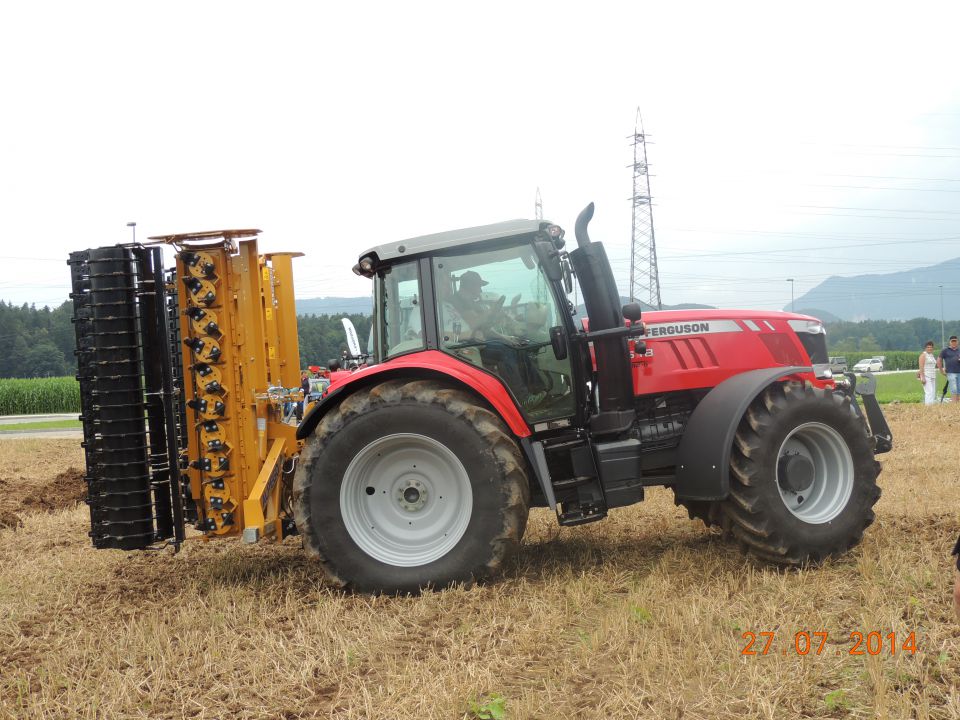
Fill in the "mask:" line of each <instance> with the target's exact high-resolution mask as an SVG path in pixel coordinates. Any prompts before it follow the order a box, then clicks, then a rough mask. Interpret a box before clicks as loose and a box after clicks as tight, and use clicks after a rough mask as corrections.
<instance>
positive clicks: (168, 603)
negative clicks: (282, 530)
mask: <svg viewBox="0 0 960 720" xmlns="http://www.w3.org/2000/svg"><path fill="white" fill-rule="evenodd" d="M887 413H888V418H889V420H890V424H891V426H892V428H893V431H894V435H895V443H896V449H895V450H894V452H892V453H890V454H888V455H886V456H883V457H882V461H883V464H884V470H883V473H882V475H881V478H880V480H881V485H882V487H883V497H882V498H881V499H880V502H879V503H878V505H877V521H876V523H875V524H874V525H873V526H872V527H871V528H869V529H868V531H867V534H866V536H865V538H864V541H863V543H862V544H861V545H860V546H859V547H858V548H857V549H856V550H854V551H853V552H851V553H849V554H848V555H846V556H845V557H843V558H840V559H837V560H833V561H830V562H828V563H827V564H825V565H824V566H822V567H820V568H815V569H802V570H786V571H784V570H779V569H776V568H773V567H770V566H768V565H765V564H763V563H760V562H755V561H752V560H750V559H748V558H745V557H744V556H742V555H741V554H740V553H739V551H738V550H737V548H736V547H735V546H733V545H732V544H730V543H729V542H727V541H725V540H723V539H722V538H720V537H719V536H717V535H716V534H715V533H713V532H711V531H708V530H707V529H705V528H704V527H703V525H702V524H700V523H699V522H694V521H691V520H688V519H687V518H686V514H685V513H684V512H682V511H681V510H680V509H679V508H677V507H675V506H674V505H673V502H672V495H671V493H669V492H668V491H665V490H659V489H658V490H655V491H653V492H651V493H650V496H649V500H648V501H647V502H645V503H642V504H640V505H637V506H634V507H631V508H624V509H619V510H614V511H613V512H612V513H611V516H610V518H608V519H607V520H605V521H603V522H601V523H597V524H594V525H589V526H584V527H580V528H558V527H557V526H556V522H555V520H554V518H553V517H552V516H551V515H550V514H549V513H547V512H545V511H543V510H538V511H535V512H534V513H533V514H532V516H531V522H530V526H529V529H528V532H527V535H526V538H525V540H524V545H523V547H522V552H521V554H520V557H519V559H518V561H517V563H516V565H515V566H514V567H513V568H512V569H511V570H510V571H509V572H508V574H507V576H506V577H505V578H504V579H503V580H501V581H500V582H498V583H495V584H492V585H488V586H483V587H475V588H470V589H464V588H456V589H452V590H447V591H444V592H435V593H428V594H425V595H423V596H422V597H403V598H391V597H367V596H360V595H351V594H348V593H343V592H341V591H338V590H336V589H333V588H331V587H329V586H327V585H326V584H325V583H324V581H323V579H322V578H321V576H320V574H319V572H318V569H317V568H316V566H314V565H313V564H312V563H311V562H310V561H309V560H307V559H306V558H305V557H304V556H303V554H302V552H301V550H300V546H299V541H298V539H297V538H290V539H288V540H287V541H285V542H283V543H282V544H261V545H257V546H244V545H242V544H241V543H239V542H236V541H232V540H227V541H220V542H210V543H206V542H203V541H199V540H197V541H190V542H188V543H187V544H186V546H185V547H184V549H183V550H182V551H181V552H180V553H179V554H176V555H174V554H172V553H170V552H166V551H162V552H135V553H124V552H120V551H102V550H94V549H93V548H92V547H91V545H90V540H89V538H88V537H87V532H88V529H89V528H88V510H87V508H86V506H85V505H83V504H79V505H78V504H77V502H78V501H79V500H81V499H82V493H83V482H82V477H81V476H82V473H81V471H80V468H82V467H83V454H82V451H81V449H80V448H79V445H78V443H77V442H76V441H67V440H53V441H44V440H16V441H7V442H4V443H0V516H2V517H4V518H7V519H6V520H4V521H3V523H2V525H3V527H2V528H0V718H210V719H213V718H284V719H291V718H358V719H359V718H390V719H394V718H478V717H507V718H545V719H553V718H729V719H731V720H733V719H736V720H740V719H742V718H800V717H803V718H811V717H831V718H842V717H850V718H866V717H871V718H872V717H883V718H914V717H915V718H960V623H958V621H957V619H956V617H955V616H954V615H953V611H952V607H951V604H950V589H951V586H952V582H953V570H952V568H951V560H950V557H949V553H950V549H951V547H952V545H953V543H954V542H955V541H956V538H957V533H958V531H960V510H958V487H960V472H958V468H957V460H958V454H957V450H956V440H955V433H956V432H957V427H958V424H960V407H958V408H954V407H950V406H949V405H948V406H937V407H933V408H924V407H922V406H916V405H911V406H906V405H900V406H891V407H889V408H888V410H887ZM11 518H15V519H11ZM804 632H807V633H810V635H811V641H812V649H811V650H809V652H807V654H801V653H800V651H802V650H804V649H805V647H806V645H805V642H804V636H803V635H802V634H800V635H798V633H804ZM747 633H754V634H756V636H757V643H756V644H755V645H754V646H753V649H754V650H755V651H757V652H758V654H757V655H753V656H749V655H743V654H742V651H743V649H744V648H745V646H746V645H747V643H748V639H747V638H749V635H747V636H746V638H745V634H747ZM761 633H773V636H772V638H773V639H772V641H771V645H770V647H769V649H768V652H767V654H766V655H763V654H760V651H761V650H762V649H763V645H764V644H765V643H766V636H762V635H761ZM815 633H825V634H826V640H825V642H824V643H823V644H822V646H820V638H821V637H823V636H822V635H815ZM851 633H862V634H863V636H864V639H865V642H864V643H863V644H861V645H860V646H859V648H858V646H857V643H856V637H855V636H854V637H851ZM870 633H877V634H879V636H880V637H881V638H882V639H883V647H882V649H881V650H880V651H879V652H876V653H875V654H871V653H870V652H868V651H867V645H866V639H867V638H868V636H869V634H870ZM890 633H894V634H895V638H896V647H895V651H891V648H890V640H889V637H890V636H889V634H890ZM911 633H913V634H914V637H915V645H916V651H915V652H912V651H911V650H909V649H907V650H904V649H903V644H904V643H905V642H909V641H908V638H909V637H910V634H911ZM818 647H819V653H818V652H817V650H818ZM871 647H872V649H873V650H876V642H874V643H873V644H872V646H871ZM857 649H860V650H861V651H863V654H862V655H857V654H851V651H856V650H857Z"/></svg>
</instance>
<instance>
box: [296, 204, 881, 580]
mask: <svg viewBox="0 0 960 720" xmlns="http://www.w3.org/2000/svg"><path fill="white" fill-rule="evenodd" d="M592 214H593V205H592V204H591V205H590V206H588V207H587V208H586V209H585V210H584V211H583V212H582V213H581V214H580V216H579V217H578V219H577V223H576V239H577V245H578V247H577V248H576V249H573V250H571V251H569V252H567V251H566V250H565V243H564V231H563V230H562V229H561V228H559V227H558V226H556V225H553V224H551V223H549V222H543V221H530V220H518V221H512V222H506V223H500V224H496V225H489V226H484V227H479V228H471V229H468V230H461V231H454V232H448V233H440V234H437V235H428V236H424V237H419V238H414V239H411V240H405V241H402V242H394V243H387V244H383V245H379V246H377V247H375V248H373V249H371V250H369V251H368V252H365V253H363V255H361V257H360V261H359V263H358V264H357V265H356V267H354V272H356V273H358V274H360V275H363V276H365V277H368V278H371V279H372V280H373V293H374V322H373V327H374V330H373V333H374V337H373V345H374V348H373V350H374V352H373V356H374V357H373V359H374V361H375V362H374V364H371V365H370V366H368V367H363V368H360V369H358V370H356V371H355V372H352V373H349V374H346V373H344V374H340V375H339V376H338V377H337V378H336V380H335V381H334V382H333V384H332V385H331V387H330V388H329V390H328V392H327V393H326V394H325V395H324V397H323V399H322V400H321V401H320V402H318V403H317V404H316V405H315V406H314V408H313V410H312V411H311V412H310V413H309V414H308V415H307V416H306V417H305V418H304V420H303V422H302V423H301V425H300V427H299V429H298V431H297V437H298V438H300V439H302V440H304V441H305V445H304V448H303V452H302V453H301V455H300V458H299V463H298V466H297V470H296V475H295V479H294V490H293V508H294V517H295V520H296V525H297V528H298V529H299V531H300V533H301V534H302V536H303V541H304V546H305V548H306V549H307V551H308V552H309V553H310V554H311V555H313V556H315V557H316V558H317V559H318V560H319V561H320V562H321V563H322V565H323V566H324V568H325V570H326V571H327V573H328V574H329V575H330V576H331V577H332V578H333V579H335V580H337V581H339V582H341V583H343V584H345V585H349V586H351V587H354V588H357V589H359V590H363V591H374V592H381V591H383V592H407V591H410V592H415V591H418V590H420V589H422V588H424V587H443V586H446V585H450V584H453V583H459V582H470V581H473V580H475V579H481V578H489V577H491V576H494V575H495V574H496V573H497V572H498V571H499V570H500V568H501V566H502V564H503V562H504V560H505V559H506V558H507V557H508V556H509V555H510V554H511V553H512V552H514V551H515V550H516V549H517V547H518V546H519V544H520V540H521V538H522V536H523V532H524V528H525V526H526V522H527V514H528V511H529V509H530V507H531V506H541V507H544V506H545V507H549V508H552V509H554V510H555V511H556V514H557V520H558V522H559V523H560V524H561V525H578V524H582V523H588V522H594V521H597V520H601V519H602V518H604V517H605V516H606V515H607V513H608V511H609V510H610V509H611V508H616V507H621V506H624V505H630V504H632V503H635V502H639V501H640V500H642V499H643V497H644V489H645V488H646V487H647V486H651V485H661V486H667V487H670V488H671V489H672V490H673V492H674V495H675V498H676V502H677V503H679V504H681V505H684V506H685V507H686V508H687V510H688V511H689V514H690V516H691V517H698V518H701V519H703V521H704V522H706V523H708V524H711V525H718V526H720V527H722V528H723V529H724V530H726V531H727V532H728V533H729V534H730V535H732V536H733V537H734V538H735V539H736V540H738V541H739V543H740V544H741V545H742V547H743V548H745V549H746V550H748V551H749V552H751V553H753V554H755V555H757V556H759V557H762V558H765V559H768V560H771V561H773V562H775V563H778V564H788V565H802V564H806V563H817V562H819V561H821V560H823V559H824V558H827V557H828V556H831V555H837V554H840V553H843V552H845V551H846V550H848V549H850V548H851V547H853V546H855V545H856V544H857V543H858V542H859V541H860V539H861V537H862V535H863V531H864V529H865V528H866V527H867V526H868V525H869V524H870V523H871V522H872V520H873V517H874V515H873V511H872V507H873V505H874V503H875V502H876V501H877V499H878V498H879V496H880V489H879V488H878V487H877V484H876V479H877V474H878V473H879V470H880V465H879V463H877V462H876V461H875V460H874V456H875V454H878V453H882V452H886V451H888V450H889V449H890V448H891V444H892V437H891V433H890V430H889V427H888V426H887V423H886V421H885V420H884V417H883V414H882V412H881V410H880V407H879V405H878V404H877V401H876V399H875V397H874V396H873V394H872V393H873V381H872V379H871V378H868V380H867V382H865V383H861V386H860V387H857V385H856V379H855V376H853V375H847V376H844V377H840V378H834V377H833V375H832V373H831V371H830V369H829V364H828V356H827V347H826V336H825V333H824V328H823V326H822V324H821V323H820V322H819V321H818V320H816V319H815V318H811V317H808V316H805V315H797V314H791V313H781V312H754V311H746V310H739V311H725V310H710V311H703V310H693V311H666V312H654V311H650V312H646V313H644V318H643V320H641V308H640V307H639V306H638V305H636V304H627V305H622V304H621V299H620V297H619V294H618V292H617V289H616V284H615V282H614V278H613V273H612V271H611V269H610V264H609V262H608V260H607V256H606V253H605V251H604V248H603V246H602V245H601V244H599V243H596V242H592V241H591V240H590V239H589V236H588V233H587V225H588V223H589V221H590V218H591V217H592ZM574 279H576V281H577V282H578V283H579V288H580V293H581V295H582V297H583V300H584V303H585V306H586V312H587V315H588V316H589V322H587V321H586V320H583V321H581V322H579V323H578V322H577V319H576V317H575V316H576V309H575V307H574V305H573V303H572V302H571V300H570V295H571V294H572V292H573V282H574ZM857 395H859V396H860V397H861V399H862V403H863V405H862V408H861V405H860V404H859V403H858V401H857Z"/></svg>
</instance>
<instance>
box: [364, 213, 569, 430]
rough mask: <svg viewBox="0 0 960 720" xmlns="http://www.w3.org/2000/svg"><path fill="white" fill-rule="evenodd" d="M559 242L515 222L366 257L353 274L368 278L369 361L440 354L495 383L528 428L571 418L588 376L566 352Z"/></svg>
mask: <svg viewBox="0 0 960 720" xmlns="http://www.w3.org/2000/svg"><path fill="white" fill-rule="evenodd" d="M563 236H564V231H563V230H562V229H561V228H560V227H559V226H557V225H553V224H551V223H549V222H544V221H536V220H516V221H511V222H506V223H498V224H496V225H488V226H484V227H478V228H470V229H467V230H460V231H455V232H450V233H441V234H438V235H428V236H424V237H420V238H415V239H412V240H406V241H403V242H401V243H391V244H388V245H380V246H378V247H375V248H373V249H371V250H369V251H368V252H366V253H364V254H363V256H362V257H361V259H360V262H359V263H358V264H357V265H356V266H355V267H354V272H356V273H357V274H359V275H364V276H367V277H371V278H372V279H373V281H374V330H373V337H374V356H375V358H376V362H377V363H383V362H389V361H390V360H394V359H396V358H399V357H401V356H404V355H408V354H411V353H418V352H423V351H428V350H435V351H439V352H441V353H443V354H445V355H446V356H448V357H449V358H451V359H455V360H457V361H460V362H462V363H467V364H469V365H470V366H472V367H473V368H477V369H479V370H481V371H483V372H484V373H488V374H490V375H493V376H495V377H496V378H497V379H498V380H500V382H501V383H502V384H503V386H504V387H505V388H506V389H507V390H508V391H509V394H510V396H511V402H512V403H513V404H514V405H515V406H516V407H517V408H518V410H519V411H520V412H522V414H523V416H524V418H525V419H526V421H527V423H528V424H529V425H531V426H541V427H549V426H551V425H554V424H556V423H557V421H561V420H563V419H565V418H571V417H572V416H574V415H576V413H577V412H578V409H582V408H584V407H585V405H586V380H587V378H586V377H584V374H583V369H582V365H579V366H578V364H577V362H576V358H577V357H578V356H577V354H576V353H573V354H571V353H570V352H569V350H568V347H569V342H568V339H569V337H570V335H571V334H572V333H574V332H575V329H574V325H573V321H572V318H571V311H572V304H571V303H570V301H569V300H568V298H567V296H566V293H565V292H564V284H563V278H564V277H566V278H567V283H568V286H569V278H570V269H569V264H568V260H567V256H566V253H565V252H563V247H564V239H563ZM565 425H569V422H568V423H565Z"/></svg>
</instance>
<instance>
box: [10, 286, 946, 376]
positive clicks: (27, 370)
mask: <svg viewBox="0 0 960 720" xmlns="http://www.w3.org/2000/svg"><path fill="white" fill-rule="evenodd" d="M72 315H73V303H72V302H69V301H68V302H65V303H63V304H62V305H60V306H59V307H56V308H52V309H51V308H49V307H42V308H37V307H36V306H35V305H27V304H24V305H14V304H12V303H8V302H4V301H0V343H2V344H3V345H4V348H5V351H4V352H2V353H0V378H14V377H21V378H32V377H54V376H60V375H75V374H76V372H77V365H76V358H75V357H74V354H73V351H74V348H75V335H74V330H73V323H72V322H71V320H70V319H71V317H72ZM343 317H348V318H350V321H351V322H352V323H353V324H354V327H356V329H357V336H358V337H359V338H360V343H361V345H365V344H366V341H367V336H368V335H369V333H370V321H371V318H370V316H369V315H359V314H355V315H346V316H344V315H299V316H297V332H298V335H299V338H300V367H301V368H305V367H307V366H308V365H321V366H323V367H326V365H327V362H328V361H329V360H330V359H331V358H336V357H340V354H341V352H342V351H343V350H344V349H346V347H347V344H346V336H345V335H344V332H343V326H342V324H341V322H340V320H341V318H343ZM826 327H827V345H828V347H829V352H830V354H831V355H842V354H844V353H858V352H859V353H875V352H881V351H884V350H909V351H916V352H918V353H919V352H920V350H921V349H922V348H923V344H924V343H925V342H926V341H927V340H933V342H934V344H935V345H936V346H937V347H938V348H939V347H940V321H939V320H932V319H930V318H915V319H913V320H906V321H901V320H865V321H862V322H847V321H837V322H832V323H827V324H826ZM951 335H960V323H957V322H955V321H951V322H950V323H947V324H946V325H945V326H944V336H945V337H950V336H951Z"/></svg>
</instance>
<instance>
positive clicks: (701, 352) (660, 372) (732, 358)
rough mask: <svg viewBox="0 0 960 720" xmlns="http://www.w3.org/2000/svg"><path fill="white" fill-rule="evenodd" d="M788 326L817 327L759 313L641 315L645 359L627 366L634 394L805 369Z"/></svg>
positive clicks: (803, 355) (792, 316) (806, 318)
mask: <svg viewBox="0 0 960 720" xmlns="http://www.w3.org/2000/svg"><path fill="white" fill-rule="evenodd" d="M789 320H803V321H809V322H819V321H818V320H817V319H816V318H813V317H810V316H809V315H796V314H793V313H783V312H764V311H759V310H651V311H649V312H645V313H644V314H643V322H644V323H645V324H646V326H647V333H646V336H645V337H644V340H645V341H646V345H647V353H646V355H643V356H637V355H634V356H633V358H632V361H631V366H632V370H633V391H634V394H636V395H651V394H660V393H665V392H671V391H676V390H693V389H696V388H710V387H716V386H717V385H719V384H720V383H721V382H723V381H724V380H726V379H727V378H729V377H731V376H733V375H737V374H739V373H742V372H746V371H748V370H757V369H759V368H768V367H776V366H778V365H782V366H787V367H789V366H797V365H801V366H802V365H809V364H810V359H809V357H808V356H807V352H806V350H805V349H804V347H803V345H802V344H801V343H800V339H799V338H798V337H797V333H796V332H795V331H794V330H793V329H792V328H791V327H790V326H789V325H788V324H787V323H788V321H789ZM687 326H690V327H689V328H688V327H687ZM631 345H632V343H631ZM631 349H632V347H631ZM809 379H810V380H813V377H812V376H811V377H810V378H809ZM816 384H818V385H826V384H829V383H823V382H819V381H818V382H816Z"/></svg>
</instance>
